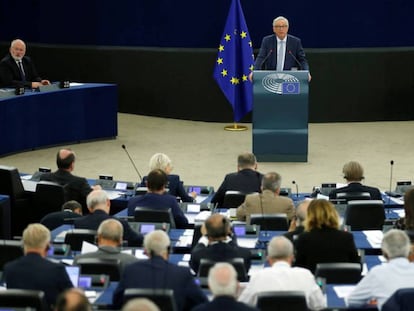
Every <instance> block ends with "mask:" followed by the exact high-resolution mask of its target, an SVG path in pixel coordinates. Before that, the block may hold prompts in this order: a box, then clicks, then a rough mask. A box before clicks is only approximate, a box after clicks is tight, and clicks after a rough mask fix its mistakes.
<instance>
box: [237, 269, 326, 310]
mask: <svg viewBox="0 0 414 311" xmlns="http://www.w3.org/2000/svg"><path fill="white" fill-rule="evenodd" d="M266 291H303V292H304V293H305V296H306V303H307V305H308V308H309V309H311V310H319V309H323V308H325V307H326V298H325V297H324V295H323V294H322V291H321V289H320V288H319V286H318V285H317V284H316V282H315V278H314V276H313V274H312V273H311V272H310V271H309V270H307V269H304V268H299V267H291V266H290V265H289V263H287V262H285V261H277V262H275V263H274V264H273V266H272V267H269V268H264V269H263V270H261V271H258V272H257V273H256V274H254V275H253V276H252V277H251V279H250V282H249V283H248V284H247V286H246V288H245V289H244V290H243V292H242V293H241V295H240V297H239V301H241V302H244V303H247V304H249V305H251V306H256V303H257V294H258V293H261V292H266Z"/></svg>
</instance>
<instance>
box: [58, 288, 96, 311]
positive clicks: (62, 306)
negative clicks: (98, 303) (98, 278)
mask: <svg viewBox="0 0 414 311" xmlns="http://www.w3.org/2000/svg"><path fill="white" fill-rule="evenodd" d="M55 311H92V306H91V304H90V302H89V300H88V298H87V297H86V295H85V293H84V292H83V291H82V290H81V289H79V288H71V289H68V290H66V291H64V292H62V293H61V294H60V295H59V296H58V298H57V300H56V306H55Z"/></svg>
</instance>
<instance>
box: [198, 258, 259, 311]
mask: <svg viewBox="0 0 414 311" xmlns="http://www.w3.org/2000/svg"><path fill="white" fill-rule="evenodd" d="M208 286H209V288H210V290H211V293H212V294H213V300H212V301H210V302H208V303H205V304H202V305H198V306H197V307H195V308H194V309H193V311H209V310H211V311H215V310H236V311H253V310H259V309H256V308H252V307H250V306H247V305H245V304H244V303H241V302H238V301H237V300H236V298H237V296H238V292H239V282H238V280H237V272H236V270H235V269H234V267H233V266H232V265H231V264H229V263H226V262H219V263H216V264H215V265H214V267H212V268H211V269H210V271H209V273H208Z"/></svg>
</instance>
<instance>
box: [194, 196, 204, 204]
mask: <svg viewBox="0 0 414 311" xmlns="http://www.w3.org/2000/svg"><path fill="white" fill-rule="evenodd" d="M205 199H206V197H205V196H204V195H198V196H196V198H195V201H196V203H198V204H200V203H201V202H203V201H204V200H205Z"/></svg>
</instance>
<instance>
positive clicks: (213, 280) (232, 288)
mask: <svg viewBox="0 0 414 311" xmlns="http://www.w3.org/2000/svg"><path fill="white" fill-rule="evenodd" d="M208 286H209V287H210V290H211V292H212V294H213V295H214V296H216V297H217V296H232V297H236V296H237V289H238V281H237V272H236V270H235V269H234V267H233V266H232V265H231V264H229V263H227V262H219V263H216V264H215V265H214V266H213V267H212V268H211V269H210V271H209V273H208Z"/></svg>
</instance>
